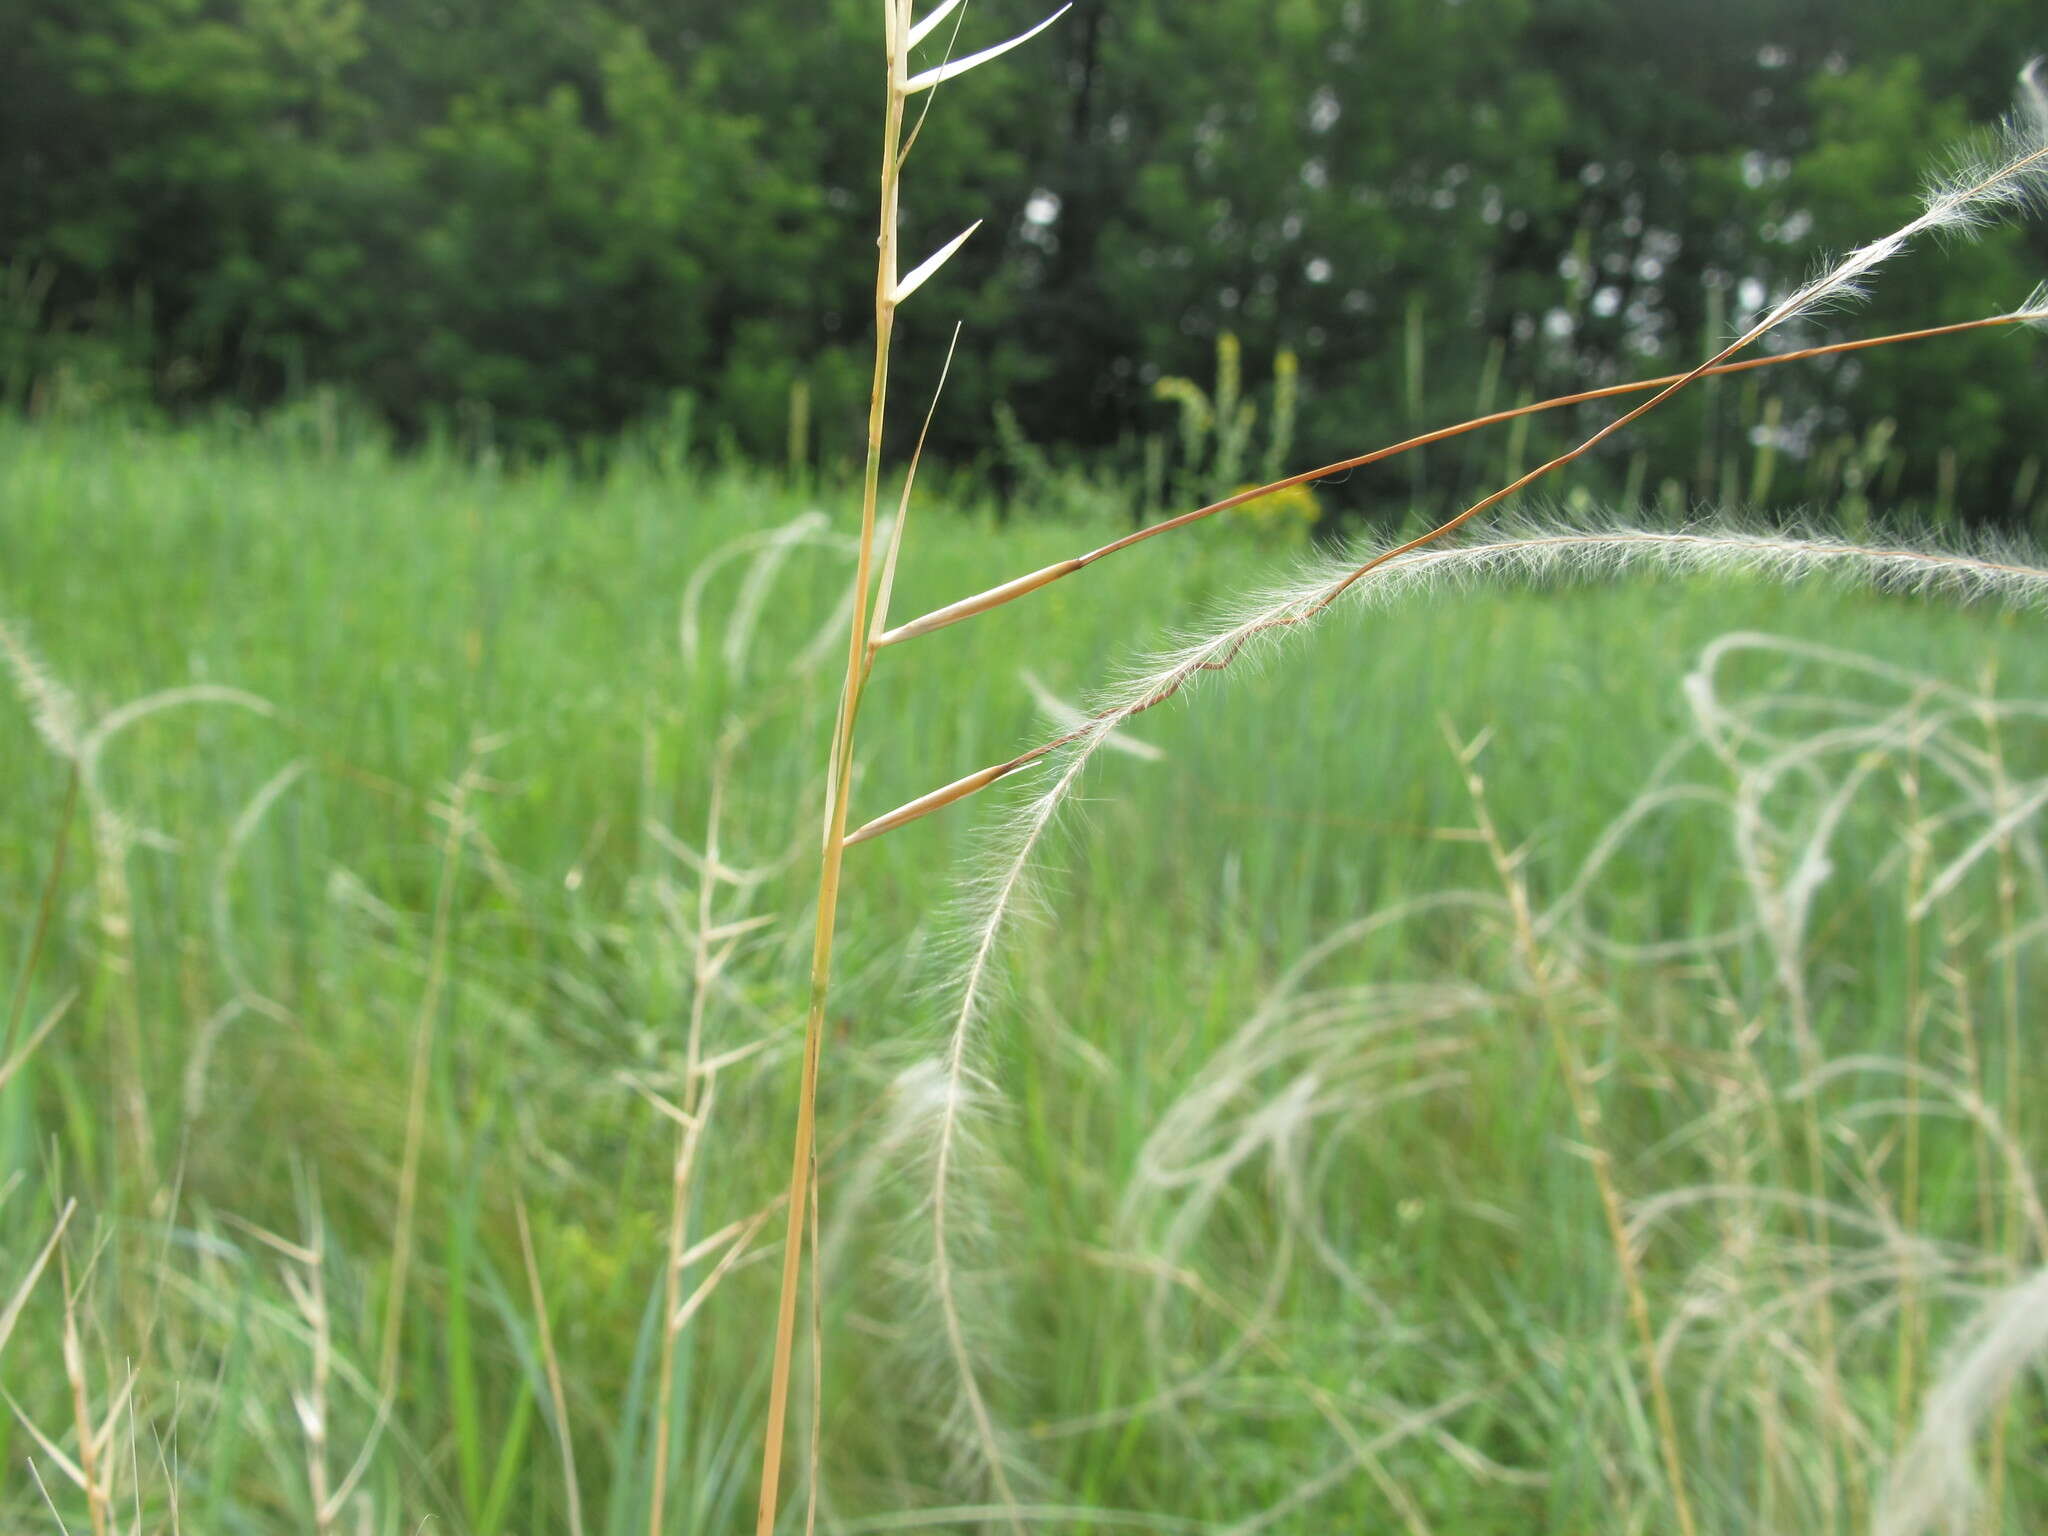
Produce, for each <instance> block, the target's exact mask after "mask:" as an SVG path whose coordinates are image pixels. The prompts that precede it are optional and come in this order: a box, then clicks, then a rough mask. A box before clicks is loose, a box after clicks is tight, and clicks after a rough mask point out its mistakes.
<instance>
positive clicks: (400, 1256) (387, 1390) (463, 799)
mask: <svg viewBox="0 0 2048 1536" xmlns="http://www.w3.org/2000/svg"><path fill="white" fill-rule="evenodd" d="M478 750H479V749H478V747H477V746H475V745H472V746H471V748H470V761H469V762H468V763H467V764H466V765H465V766H464V768H463V770H462V774H461V776H460V777H459V778H458V779H457V780H456V781H455V788H454V791H453V793H452V794H451V795H450V796H449V805H448V835H447V837H446V838H444V839H443V840H442V844H441V888H440V890H439V891H438V892H436V894H435V897H434V926H433V933H432V936H431V938H430V939H429V940H428V943H427V981H426V986H425V988H424V989H423V990H422V991H421V993H420V1006H419V1012H418V1013H417V1014H416V1015H415V1016H414V1019H413V1044H412V1083H411V1088H410V1090H409V1092H408V1095H407V1100H406V1110H405V1150H404V1152H403V1154H402V1155H401V1158H400V1163H399V1172H398V1211H397V1214H396V1217H395V1219H394V1222H393V1226H394V1229H395V1230H394V1233H393V1236H392V1243H391V1278H390V1281H389V1283H388V1284H387V1286H386V1287H385V1292H384V1339H383V1345H382V1348H381V1349H380V1351H379V1353H378V1361H377V1396H378V1398H379V1401H380V1404H381V1406H380V1409H379V1413H378V1421H379V1423H380V1424H381V1423H382V1421H383V1418H384V1416H385V1415H386V1414H388V1413H389V1412H390V1410H391V1406H392V1404H393V1403H394V1402H395V1401H396V1398H397V1393H398V1346H399V1342H400V1340H401V1339H402V1337H403V1335H404V1331H405V1286H406V1280H407V1277H408V1274H409V1271H410V1269H411V1265H412V1238H413V1218H414V1213H415V1210H416V1208H417V1205H418V1202H419V1185H420V1152H421V1148H422V1147H423V1145H424V1144H425V1141H426V1127H427V1083H428V1080H429V1078H430V1077H431V1076H432V1075H433V1064H434V1027H435V1025H436V1023H437V1022H438V1021H439V1019H440V1015H441V993H442V989H443V988H444V987H445V986H446V984H447V979H448V933H449V926H450V923H451V922H452V920H453V916H454V909H455V885H456V882H457V880H458V879H459V878H460V876H461V873H462V851H463V849H464V848H465V847H466V846H467V845H468V842H469V837H468V825H469V797H470V795H471V794H472V793H473V792H474V790H475V789H476V786H477V783H478V774H477V753H478Z"/></svg>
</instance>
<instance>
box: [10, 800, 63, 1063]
mask: <svg viewBox="0 0 2048 1536" xmlns="http://www.w3.org/2000/svg"><path fill="white" fill-rule="evenodd" d="M78 777H79V775H78V762H77V760H76V759H73V760H72V763H71V768H70V771H69V772H68V773H67V774H65V776H64V808H63V809H62V810H61V811H59V812H58V813H57V830H56V833H55V835H54V836H53V838H52V840H51V848H50V868H49V870H48V872H47V873H46V874H45V875H44V876H43V893H42V896H41V897H40V898H39V899H38V900H37V902H36V925H35V927H34V929H32V930H31V931H30V933H29V940H28V954H27V956H26V957H24V958H23V960H22V962H21V972H20V974H19V975H17V976H16V977H15V978H14V996H13V997H12V998H11V999H9V1001H8V1004H7V1034H6V1036H5V1038H4V1039H0V1062H5V1061H8V1060H11V1059H12V1057H13V1055H14V1042H15V1040H16V1038H17V1037H18V1036H19V1034H20V1032H21V1019H22V1013H23V1011H24V1010H25V1009H26V1008H27V1007H28V984H29V982H30V981H31V980H32V979H33V978H34V976H35V974H36V962H37V961H39V960H41V959H42V956H43V941H44V939H46V938H47V937H48V936H49V932H50V916H51V914H52V913H53V912H54V911H55V910H56V906H57V887H58V885H59V884H60V883H61V882H62V881H63V878H64V854H65V851H66V850H67V849H68V848H69V847H70V846H71V819H72V815H73V813H74V812H75V811H76V810H77V808H78Z"/></svg>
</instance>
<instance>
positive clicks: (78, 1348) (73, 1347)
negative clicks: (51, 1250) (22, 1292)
mask: <svg viewBox="0 0 2048 1536" xmlns="http://www.w3.org/2000/svg"><path fill="white" fill-rule="evenodd" d="M87 1268H88V1269H90V1268H91V1266H90V1265H88V1266H87ZM57 1272H58V1274H59V1276H60V1277H61V1279H62V1282H63V1289H64V1338H63V1348H64V1376H65V1379H66V1380H67V1381H68V1382H69V1383H70V1385H71V1414H72V1421H73V1423H74V1425H75V1426H76V1428H77V1432H78V1473H79V1486H80V1487H82V1488H83V1489H84V1490H85V1507H86V1511H87V1513H88V1515H89V1516H90V1518H91V1520H92V1531H93V1536H107V1490H106V1489H105V1487H103V1486H102V1485H101V1483H100V1479H99V1446H98V1436H97V1435H96V1434H95V1433H94V1430H93V1421H92V1409H91V1407H90V1406H89V1405H88V1403H87V1399H86V1384H85V1347H84V1345H83V1344H82V1343H81V1342H80V1340H79V1336H78V1293H77V1292H76V1291H75V1290H74V1289H73V1288H72V1285H71V1263H70V1260H69V1259H68V1258H67V1257H66V1256H65V1253H64V1250H63V1249H61V1248H60V1249H58V1250H57Z"/></svg>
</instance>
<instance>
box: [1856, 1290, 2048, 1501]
mask: <svg viewBox="0 0 2048 1536" xmlns="http://www.w3.org/2000/svg"><path fill="white" fill-rule="evenodd" d="M2043 1358H2048V1269H2044V1270H2040V1271H2038V1272H2037V1273H2036V1274H2034V1275H2033V1276H2032V1278H2030V1279H2028V1280H2026V1281H2024V1282H2022V1283H2021V1284H2019V1285H2015V1286H2012V1287H2009V1288H2008V1289H2006V1290H2004V1291H2002V1292H2000V1293H1999V1294H1997V1295H1996V1296H1994V1297H1992V1298H1991V1300H1990V1301H1988V1302H1987V1303H1986V1304H1985V1306H1984V1308H1983V1310H1982V1311H1981V1312H1980V1313H1979V1314H1978V1316H1977V1318H1976V1319H1975V1320H1974V1322H1973V1323H1972V1324H1971V1326H1970V1328H1969V1329H1968V1331H1967V1333H1966V1334H1965V1336H1964V1338H1963V1339H1962V1340H1961V1341H1959V1343H1958V1344H1957V1346H1956V1348H1955V1351H1954V1353H1953V1354H1952V1355H1951V1357H1950V1358H1949V1360H1948V1361H1947V1362H1946V1364H1945V1365H1944V1366H1943V1368H1942V1370H1941V1373H1940V1375H1939V1376H1938V1377H1937V1378H1936V1380H1935V1382H1934V1385H1933V1387H1932V1389H1931V1390H1930V1391H1929V1392H1928V1394H1927V1399H1926V1406H1925V1407H1924V1408H1923V1409H1922V1411H1921V1418H1920V1428H1919V1430H1918V1431H1917V1432H1916V1433H1915V1434H1914V1436H1913V1439H1912V1441H1911V1443H1910V1444H1908V1445H1907V1447H1906V1450H1905V1453H1904V1454H1903V1455H1902V1456H1901V1457H1900V1458H1899V1461H1898V1464H1897V1465H1896V1467H1894V1469H1893V1471H1892V1475H1891V1479H1890V1482H1889V1485H1888V1486H1887V1488H1886V1490H1885V1495H1884V1499H1883V1502H1882V1503H1881V1504H1880V1505H1879V1506H1878V1511H1877V1520H1876V1525H1875V1531H1876V1536H1924V1533H1927V1532H1932V1531H1940V1532H1944V1533H1960V1532H1962V1531H1964V1530H1966V1529H1968V1527H1969V1523H1970V1520H1971V1518H1972V1516H1973V1515H1974V1513H1975V1510H1976V1507H1977V1501H1978V1489H1977V1476H1976V1471H1975V1469H1974V1467H1973V1465H1972V1460H1971V1454H1970V1442H1971V1438H1972V1436H1973V1435H1974V1434H1975V1433H1976V1429H1977V1426H1978V1424H1979V1423H1980V1422H1981V1421H1982V1420H1983V1418H1984V1417H1985V1415H1986V1414H1987V1413H1989V1412H1990V1411H1991V1410H1992V1408H1993V1407H1994V1406H1995V1405H1996V1404H1997V1403H1998V1402H1999V1401H2000V1400H2001V1399H2002V1398H2003V1397H2004V1396H2005V1394H2006V1392H2007V1390H2008V1389H2009V1388H2010V1387H2011V1386H2012V1384H2013V1382H2014V1381H2015V1380H2016V1379H2017V1377H2018V1376H2019V1373H2020V1372H2021V1371H2022V1370H2023V1369H2025V1368H2026V1367H2027V1366H2028V1365H2030V1364H2034V1363H2036V1362H2039V1361H2041V1360H2042V1359H2043Z"/></svg>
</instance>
